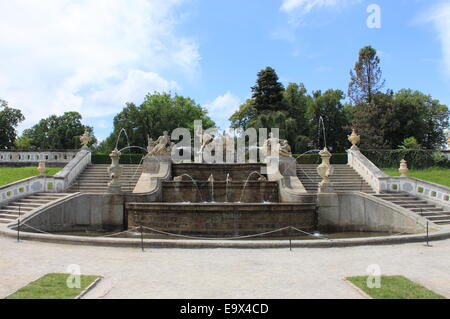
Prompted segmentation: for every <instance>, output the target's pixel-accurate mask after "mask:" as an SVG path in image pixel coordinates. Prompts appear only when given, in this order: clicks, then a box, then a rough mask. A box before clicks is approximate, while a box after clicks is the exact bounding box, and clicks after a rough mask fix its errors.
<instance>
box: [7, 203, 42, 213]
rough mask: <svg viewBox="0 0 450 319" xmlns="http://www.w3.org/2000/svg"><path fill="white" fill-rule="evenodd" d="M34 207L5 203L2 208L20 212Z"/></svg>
mask: <svg viewBox="0 0 450 319" xmlns="http://www.w3.org/2000/svg"><path fill="white" fill-rule="evenodd" d="M35 208H36V207H22V206H21V207H19V206H13V205H7V206H3V207H2V209H5V210H8V211H11V212H12V211H18V212H19V211H21V212H29V211H30V210H33V209H35Z"/></svg>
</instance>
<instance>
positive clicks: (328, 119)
mask: <svg viewBox="0 0 450 319" xmlns="http://www.w3.org/2000/svg"><path fill="white" fill-rule="evenodd" d="M343 99H344V92H342V91H341V90H332V89H329V90H327V91H325V93H323V94H322V92H321V91H314V92H313V98H312V99H311V100H310V103H309V106H308V113H307V118H308V120H309V127H310V129H309V138H310V140H311V141H314V142H315V143H314V144H315V147H316V148H321V147H323V146H325V142H324V138H323V134H324V133H323V128H322V125H321V124H320V125H319V121H320V118H322V119H323V124H324V125H323V126H324V129H325V139H326V145H327V147H328V148H330V149H331V150H332V151H334V152H342V151H344V149H345V147H346V146H347V127H348V124H349V122H348V121H349V120H348V117H347V111H346V109H345V107H344V105H343V104H342V100H343ZM319 141H320V142H319Z"/></svg>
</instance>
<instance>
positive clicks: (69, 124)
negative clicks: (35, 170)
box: [17, 112, 96, 149]
mask: <svg viewBox="0 0 450 319" xmlns="http://www.w3.org/2000/svg"><path fill="white" fill-rule="evenodd" d="M81 119H82V117H81V115H80V113H78V112H66V113H64V114H63V115H61V116H57V115H51V116H50V117H48V118H46V119H42V120H40V121H39V123H38V124H36V125H34V126H33V127H32V128H29V129H27V130H25V131H24V132H23V135H22V137H21V138H20V140H19V142H18V145H17V146H21V147H22V148H23V147H25V146H26V145H27V144H28V145H29V146H30V148H31V149H78V148H80V147H81V143H80V136H81V135H83V133H84V131H85V130H87V131H88V132H89V133H90V134H91V136H92V137H93V140H92V142H91V143H90V145H92V144H95V143H96V139H95V137H94V136H93V129H92V127H89V126H85V125H83V124H82V123H81Z"/></svg>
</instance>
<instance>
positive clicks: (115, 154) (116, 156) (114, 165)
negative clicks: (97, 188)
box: [108, 148, 122, 193]
mask: <svg viewBox="0 0 450 319" xmlns="http://www.w3.org/2000/svg"><path fill="white" fill-rule="evenodd" d="M120 155H121V153H120V151H119V150H117V148H115V149H114V150H113V151H112V152H111V154H109V157H111V166H110V167H108V174H109V177H110V178H111V181H110V182H109V184H108V188H109V190H110V192H113V193H120V192H121V186H122V185H121V183H120V176H121V175H122V167H120V165H119V160H120Z"/></svg>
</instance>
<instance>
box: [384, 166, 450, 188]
mask: <svg viewBox="0 0 450 319" xmlns="http://www.w3.org/2000/svg"><path fill="white" fill-rule="evenodd" d="M382 170H383V172H385V173H386V174H388V175H391V176H400V173H399V172H398V169H393V168H383V169H382ZM408 176H409V177H415V178H419V179H423V180H424V181H429V182H433V183H437V184H441V185H445V186H449V187H450V168H443V167H430V168H427V169H423V170H410V171H409V172H408Z"/></svg>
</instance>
